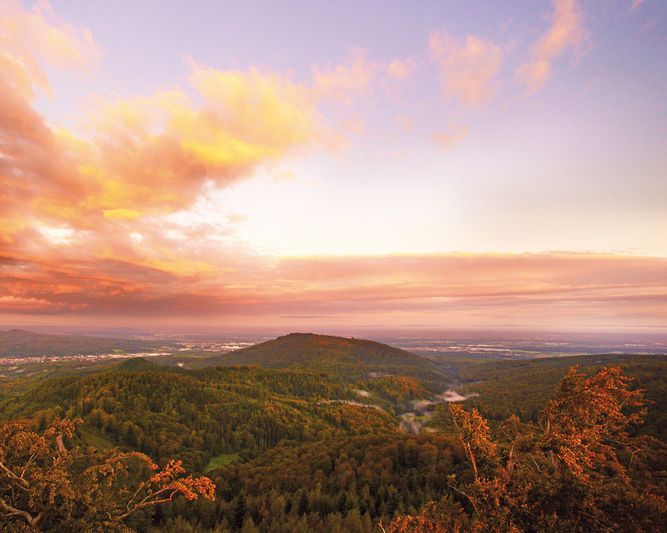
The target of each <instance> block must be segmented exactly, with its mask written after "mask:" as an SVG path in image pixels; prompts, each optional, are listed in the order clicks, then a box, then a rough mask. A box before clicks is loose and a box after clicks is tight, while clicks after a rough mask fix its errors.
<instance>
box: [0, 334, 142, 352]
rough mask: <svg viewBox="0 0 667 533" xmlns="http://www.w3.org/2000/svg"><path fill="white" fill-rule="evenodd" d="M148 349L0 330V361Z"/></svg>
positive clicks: (116, 342)
mask: <svg viewBox="0 0 667 533" xmlns="http://www.w3.org/2000/svg"><path fill="white" fill-rule="evenodd" d="M151 347H152V345H151V343H149V342H146V341H141V340H136V339H116V338H111V337H87V336H76V335H45V334H42V333H33V332H32V331H25V330H22V329H10V330H6V331H1V330H0V357H32V356H37V355H47V356H57V355H77V354H81V355H95V354H101V353H109V352H113V351H120V352H129V353H132V352H141V351H145V350H148V349H150V348H151Z"/></svg>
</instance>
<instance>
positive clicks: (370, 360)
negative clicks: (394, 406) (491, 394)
mask: <svg viewBox="0 0 667 533" xmlns="http://www.w3.org/2000/svg"><path fill="white" fill-rule="evenodd" d="M209 364H218V365H257V366H262V367H265V368H313V369H317V370H319V371H333V372H336V373H339V374H341V375H342V376H343V377H346V376H347V377H349V378H351V379H359V378H360V377H365V376H367V375H368V374H369V373H371V372H375V373H378V374H391V375H409V376H413V377H419V378H421V379H423V380H425V381H426V382H432V383H437V382H439V381H442V379H443V375H442V372H441V371H440V369H439V368H438V366H437V365H436V364H435V363H434V362H433V361H431V360H430V359H426V358H424V357H420V356H419V355H416V354H413V353H410V352H406V351H405V350H400V349H399V348H394V347H392V346H388V345H386V344H382V343H380V342H375V341H369V340H364V339H354V338H347V337H334V336H330V335H316V334H314V333H290V334H289V335H285V336H283V337H278V338H277V339H273V340H270V341H267V342H263V343H261V344H257V345H255V346H250V347H248V348H243V349H241V350H236V351H234V352H231V353H227V354H225V355H222V356H216V357H214V358H211V359H210V360H209Z"/></svg>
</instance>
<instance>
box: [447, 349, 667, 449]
mask: <svg viewBox="0 0 667 533" xmlns="http://www.w3.org/2000/svg"><path fill="white" fill-rule="evenodd" d="M574 365H577V366H579V367H580V368H582V369H583V370H585V371H586V373H593V372H595V371H597V370H599V369H601V368H602V367H611V366H619V367H621V368H622V369H623V371H624V372H625V373H627V374H628V375H629V376H631V377H632V378H634V380H635V381H634V387H637V388H641V389H644V390H645V391H646V397H647V399H648V400H649V402H650V403H649V405H648V416H647V418H646V425H645V426H644V431H646V432H648V433H650V434H653V435H655V436H658V437H660V438H661V439H663V440H666V439H667V407H666V406H667V355H636V354H601V355H600V354H596V355H578V356H572V357H550V358H544V359H531V360H520V361H519V360H517V361H506V360H504V361H490V362H483V363H477V364H461V366H460V367H459V368H458V372H457V374H456V378H457V381H458V382H459V385H458V386H457V387H456V388H457V391H458V392H460V393H462V394H464V395H473V396H470V397H469V399H468V401H467V402H466V403H468V404H469V405H470V406H474V407H477V408H478V409H479V410H480V412H481V413H482V414H483V415H484V416H485V417H487V418H489V419H491V420H492V421H502V420H505V419H506V418H507V417H508V416H509V415H511V414H515V415H517V416H519V417H520V418H521V419H523V420H529V421H532V422H536V421H537V418H538V413H539V412H540V411H541V410H542V409H544V407H545V405H546V403H547V401H548V399H549V398H550V397H551V396H552V395H553V393H554V391H555V389H556V386H557V385H558V383H559V381H560V380H561V379H562V378H563V376H564V375H565V373H566V372H567V369H568V368H569V367H571V366H574ZM444 418H445V419H447V420H449V419H450V417H449V415H448V413H447V412H445V417H444Z"/></svg>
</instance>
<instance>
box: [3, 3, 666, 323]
mask: <svg viewBox="0 0 667 533" xmlns="http://www.w3.org/2000/svg"><path fill="white" fill-rule="evenodd" d="M666 51H667V2H664V1H663V0H589V1H584V0H580V1H577V0H553V1H550V0H506V1H498V2H491V1H489V0H449V1H448V0H440V1H426V0H424V1H419V2H411V1H400V2H399V1H391V0H386V1H361V0H355V1H349V2H343V1H340V2H310V1H309V2H306V1H303V2H298V1H275V2H274V1H248V0H237V1H223V0H218V1H204V0H198V1H197V2H190V1H185V0H183V1H175V0H171V1H158V0H152V1H147V0H140V1H131V2H130V1H129V0H128V1H118V2H101V1H95V2H89V1H84V0H74V1H73V0H63V1H55V0H54V1H52V2H51V3H47V2H39V3H36V4H35V3H34V2H32V1H26V2H23V3H21V2H15V1H14V0H0V329H1V327H2V326H3V325H8V324H12V325H15V324H23V325H28V326H29V325H74V324H81V325H114V326H121V325H122V326H137V325H139V326H145V327H151V326H156V327H157V326H165V327H166V326H169V327H184V328H185V327H194V326H200V325H206V326H210V327H225V328H230V327H231V328H233V327H239V328H241V327H249V326H253V327H260V326H266V327H278V328H284V329H299V330H308V329H314V330H317V329H318V328H320V329H321V328H327V327H342V328H344V327H354V328H364V327H369V328H372V327H425V328H426V327H428V328H436V327H437V328H449V327H451V328H464V327H471V328H473V327H474V328H478V327H501V326H513V327H531V328H558V329H570V328H571V329H574V328H593V329H596V328H599V329H609V328H614V329H616V328H642V329H645V330H652V331H666V330H667V53H666Z"/></svg>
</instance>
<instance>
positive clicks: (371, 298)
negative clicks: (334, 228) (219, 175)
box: [0, 253, 667, 327]
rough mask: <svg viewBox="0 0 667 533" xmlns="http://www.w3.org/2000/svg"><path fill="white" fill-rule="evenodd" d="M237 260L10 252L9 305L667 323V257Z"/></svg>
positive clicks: (259, 315)
mask: <svg viewBox="0 0 667 533" xmlns="http://www.w3.org/2000/svg"><path fill="white" fill-rule="evenodd" d="M232 262H233V261H232ZM236 262H237V264H236V267H237V268H235V269H232V270H228V271H226V272H225V273H218V272H216V271H211V272H206V273H198V274H192V273H191V274H188V275H187V276H184V275H176V274H172V273H169V272H168V271H166V270H164V269H161V268H151V267H149V266H144V265H140V264H134V263H131V262H126V261H119V260H115V259H111V258H109V259H105V260H82V259H80V260H77V261H69V262H65V263H63V262H61V261H58V260H56V258H52V259H50V260H46V259H43V260H41V261H39V262H35V261H30V260H29V259H26V258H24V257H9V256H5V257H4V258H0V310H1V311H4V312H5V313H7V312H14V313H20V312H25V313H27V314H61V315H72V314H74V315H77V316H81V315H88V316H97V317H105V318H113V317H117V316H143V317H151V319H153V320H155V321H160V320H161V319H163V318H165V317H170V316H190V317H193V318H198V319H212V318H215V317H222V316H225V317H234V318H233V319H234V320H235V321H238V323H243V321H244V320H246V321H250V320H252V322H253V323H256V322H257V321H258V320H259V321H262V323H265V324H270V323H271V321H272V320H277V319H278V318H279V317H281V316H297V315H300V316H304V315H322V314H325V315H326V316H329V317H331V320H332V321H334V323H337V322H340V323H342V324H348V325H355V324H356V325H359V324H375V325H390V326H391V325H406V321H409V320H413V319H415V320H416V319H418V318H419V319H420V320H421V319H423V320H428V321H429V323H432V324H438V325H440V326H442V327H458V326H464V325H471V324H475V325H496V324H502V323H507V322H508V321H511V323H514V324H516V323H519V324H521V325H526V326H531V325H532V326H535V325H539V326H558V327H568V326H569V327H572V326H577V327H579V326H619V327H620V326H646V325H658V326H663V327H664V326H667V306H666V305H665V304H667V259H664V258H647V257H633V256H614V255H599V254H559V253H553V254H469V255H463V254H451V255H425V256H418V255H409V256H380V257H346V258H342V257H323V258H303V259H298V258H296V259H284V260H281V261H278V262H275V263H273V264H272V263H270V262H269V263H263V262H262V261H257V260H256V258H248V257H246V258H245V259H243V258H238V259H236ZM3 302H4V307H3ZM16 303H18V304H19V305H14V304H16ZM244 317H246V318H244ZM250 323H251V322H247V324H250Z"/></svg>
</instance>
